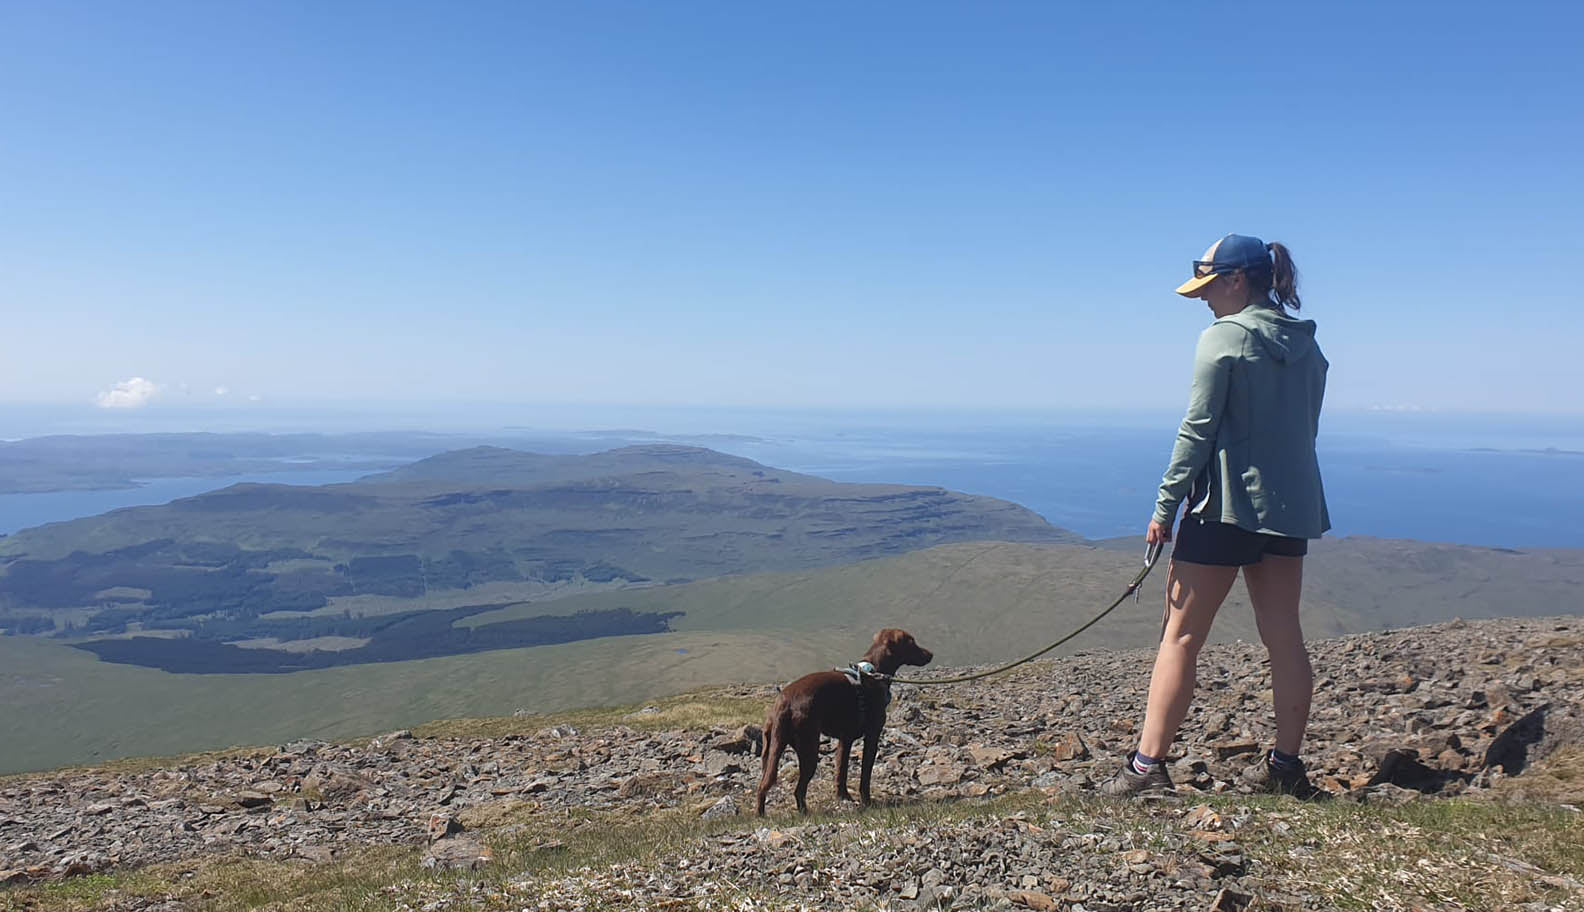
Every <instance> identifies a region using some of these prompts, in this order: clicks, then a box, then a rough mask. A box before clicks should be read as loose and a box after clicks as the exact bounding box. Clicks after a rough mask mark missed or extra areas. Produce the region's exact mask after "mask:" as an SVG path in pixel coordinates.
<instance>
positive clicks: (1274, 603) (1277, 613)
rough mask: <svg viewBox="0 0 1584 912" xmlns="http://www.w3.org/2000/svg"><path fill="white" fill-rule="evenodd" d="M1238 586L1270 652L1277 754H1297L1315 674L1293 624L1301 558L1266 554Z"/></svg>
mask: <svg viewBox="0 0 1584 912" xmlns="http://www.w3.org/2000/svg"><path fill="white" fill-rule="evenodd" d="M1243 584H1244V585H1245V586H1247V587H1248V594H1249V601H1250V602H1252V603H1253V605H1254V620H1255V622H1256V623H1258V624H1259V634H1260V639H1261V640H1263V641H1264V643H1265V649H1266V651H1267V652H1268V653H1270V668H1271V694H1272V698H1273V701H1274V703H1275V707H1276V749H1277V750H1279V751H1281V752H1282V753H1284V754H1294V755H1296V754H1297V753H1298V751H1299V749H1300V748H1301V747H1302V746H1303V738H1304V729H1306V728H1307V727H1308V725H1309V703H1310V700H1311V699H1312V698H1313V696H1314V671H1313V670H1312V669H1311V667H1310V665H1309V651H1308V650H1307V649H1305V648H1304V640H1303V628H1302V627H1301V626H1300V624H1299V621H1298V602H1299V598H1300V596H1301V594H1302V592H1303V558H1301V557H1284V556H1280V555H1274V554H1267V555H1266V556H1265V558H1264V559H1263V560H1261V561H1260V562H1259V563H1257V564H1251V565H1249V566H1247V567H1244V568H1243Z"/></svg>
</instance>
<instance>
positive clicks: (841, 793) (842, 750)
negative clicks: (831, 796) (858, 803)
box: [836, 738, 852, 801]
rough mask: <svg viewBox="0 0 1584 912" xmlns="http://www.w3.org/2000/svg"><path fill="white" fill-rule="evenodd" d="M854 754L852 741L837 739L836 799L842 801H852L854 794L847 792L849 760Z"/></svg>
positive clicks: (849, 739)
mask: <svg viewBox="0 0 1584 912" xmlns="http://www.w3.org/2000/svg"><path fill="white" fill-rule="evenodd" d="M851 754H852V739H851V738H837V739H836V797H837V798H838V799H839V800H841V801H851V800H852V794H851V793H850V792H848V791H847V758H848V757H849V756H850V755H851Z"/></svg>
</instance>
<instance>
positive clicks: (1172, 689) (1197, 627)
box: [1139, 561, 1238, 757]
mask: <svg viewBox="0 0 1584 912" xmlns="http://www.w3.org/2000/svg"><path fill="white" fill-rule="evenodd" d="M1237 572H1238V568H1236V567H1212V566H1210V565H1208V564H1192V563H1189V562H1187V561H1172V562H1171V566H1170V568H1169V571H1168V576H1167V577H1166V611H1167V617H1166V635H1165V636H1164V637H1162V638H1161V644H1160V651H1159V652H1157V653H1156V655H1155V670H1154V672H1153V673H1152V674H1151V675H1150V689H1149V707H1148V709H1146V710H1145V713H1144V731H1143V732H1142V733H1141V734H1140V736H1139V750H1140V751H1141V752H1143V753H1145V754H1148V755H1150V756H1151V757H1164V756H1166V749H1167V748H1169V747H1171V743H1172V741H1173V740H1174V739H1175V738H1176V737H1177V728H1178V727H1179V726H1181V725H1182V720H1183V717H1184V716H1186V715H1188V704H1189V703H1191V702H1192V701H1193V691H1194V682H1195V680H1196V679H1197V678H1196V675H1195V666H1196V665H1197V664H1198V662H1199V650H1200V649H1201V648H1202V647H1203V646H1204V644H1205V640H1206V639H1207V638H1208V637H1209V636H1210V625H1211V624H1212V623H1214V622H1215V616H1216V611H1217V610H1219V609H1220V608H1221V603H1222V602H1223V601H1225V600H1226V597H1227V593H1228V592H1230V591H1231V590H1232V581H1233V580H1235V579H1237Z"/></svg>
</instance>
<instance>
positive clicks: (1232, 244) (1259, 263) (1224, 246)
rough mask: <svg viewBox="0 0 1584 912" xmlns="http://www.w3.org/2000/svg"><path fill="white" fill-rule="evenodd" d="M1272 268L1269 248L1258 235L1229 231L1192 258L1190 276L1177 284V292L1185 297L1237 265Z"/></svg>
mask: <svg viewBox="0 0 1584 912" xmlns="http://www.w3.org/2000/svg"><path fill="white" fill-rule="evenodd" d="M1270 268H1271V262H1270V248H1269V247H1268V246H1266V244H1265V242H1264V241H1262V240H1260V239H1259V238H1257V237H1249V236H1248V235H1246V234H1229V235H1227V236H1226V237H1224V238H1222V239H1221V240H1219V241H1216V242H1215V243H1214V244H1211V245H1210V249H1209V250H1206V251H1205V253H1204V258H1203V259H1199V260H1194V261H1193V278H1191V279H1189V280H1188V281H1186V282H1184V283H1182V284H1181V285H1178V286H1177V293H1178V294H1180V295H1184V296H1187V297H1193V295H1194V294H1195V293H1196V292H1198V291H1199V289H1201V288H1203V287H1205V286H1206V285H1209V284H1210V283H1211V282H1214V281H1215V277H1216V276H1218V275H1221V274H1222V273H1224V272H1237V271H1238V270H1239V269H1254V270H1259V269H1264V270H1267V271H1269V269H1270Z"/></svg>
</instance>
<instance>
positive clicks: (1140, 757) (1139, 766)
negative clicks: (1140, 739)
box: [1133, 751, 1161, 775]
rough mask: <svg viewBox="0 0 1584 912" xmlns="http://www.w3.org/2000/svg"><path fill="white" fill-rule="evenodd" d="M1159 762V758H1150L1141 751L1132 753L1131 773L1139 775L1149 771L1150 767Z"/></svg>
mask: <svg viewBox="0 0 1584 912" xmlns="http://www.w3.org/2000/svg"><path fill="white" fill-rule="evenodd" d="M1159 762H1161V758H1159V757H1151V756H1150V755H1149V754H1146V753H1144V752H1143V751H1134V752H1133V772H1135V773H1138V774H1140V775H1142V774H1144V773H1147V772H1149V771H1150V767H1152V766H1154V765H1155V764H1157V763H1159Z"/></svg>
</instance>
